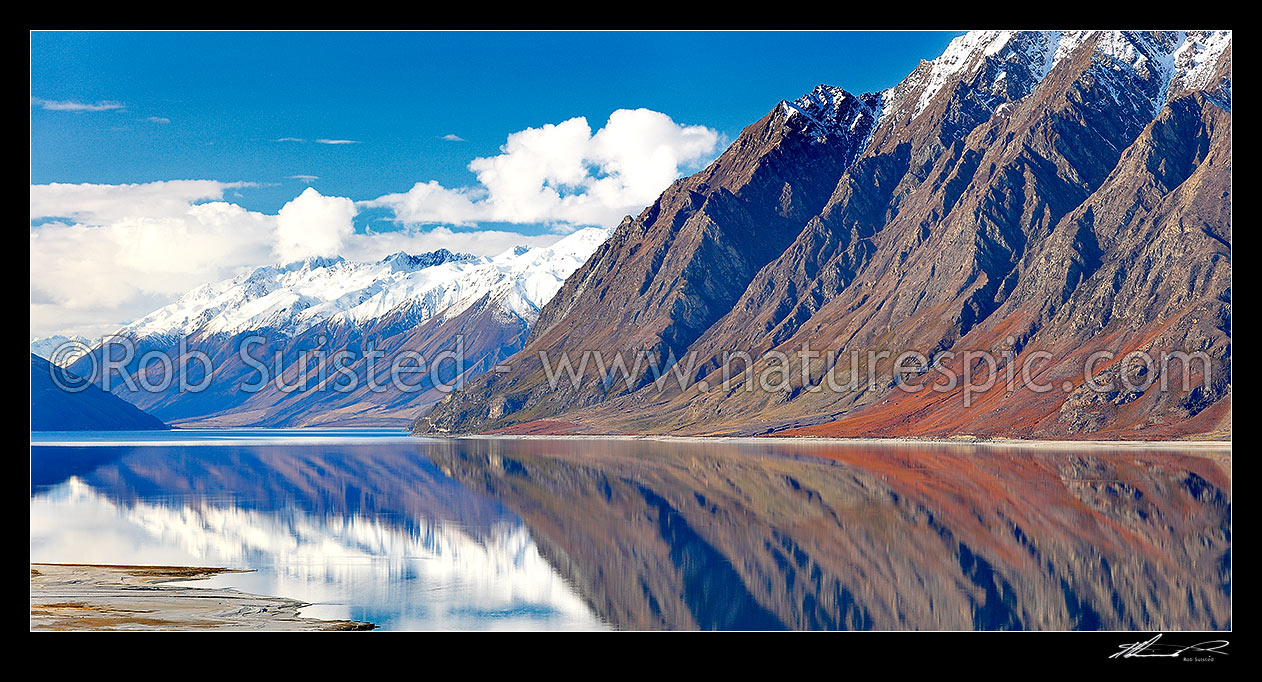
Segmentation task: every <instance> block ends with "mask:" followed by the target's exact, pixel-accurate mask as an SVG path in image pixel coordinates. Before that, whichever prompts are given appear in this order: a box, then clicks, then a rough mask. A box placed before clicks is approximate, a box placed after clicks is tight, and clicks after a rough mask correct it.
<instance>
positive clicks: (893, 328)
mask: <svg viewBox="0 0 1262 682" xmlns="http://www.w3.org/2000/svg"><path fill="white" fill-rule="evenodd" d="M1231 99H1232V88H1231V33H1230V32H1229V31H1190V32H1183V31H1164V32H1131V31H1073V32H1052V31H1039V32H1011V31H975V32H970V33H968V34H967V35H965V36H961V37H959V38H957V39H955V40H954V41H952V42H951V44H950V46H949V47H948V48H947V50H946V52H944V53H943V54H942V55H941V56H940V57H938V58H937V59H934V60H933V61H924V62H921V64H920V65H919V66H918V67H917V68H916V69H915V70H914V71H913V72H912V73H911V74H910V75H909V76H908V77H907V78H906V79H905V80H904V81H903V82H901V83H899V84H898V85H896V86H894V87H893V88H890V89H889V90H885V91H883V92H878V93H869V94H865V95H853V94H850V93H848V92H846V91H845V90H842V89H841V88H837V87H832V86H824V85H821V86H819V87H817V88H816V89H815V90H813V91H812V92H811V93H808V94H807V95H805V96H803V97H801V98H799V99H796V100H792V101H784V102H781V103H780V104H778V105H776V106H775V107H774V108H772V109H771V111H769V112H768V113H767V115H766V116H764V117H762V118H761V119H759V120H758V121H756V122H754V123H753V124H751V125H750V126H749V127H747V128H745V130H744V131H743V132H742V133H741V134H740V136H739V137H738V138H737V139H736V141H735V142H734V143H733V144H732V145H731V146H730V147H729V148H728V149H727V150H726V151H725V152H724V153H723V154H722V155H721V156H720V157H719V158H718V159H717V160H716V161H714V162H713V163H712V164H711V165H710V166H709V167H707V168H705V169H704V170H702V171H700V172H698V173H697V174H695V175H693V176H691V177H687V178H683V179H681V180H678V181H676V182H675V183H674V184H672V185H671V186H670V187H669V188H668V189H667V190H666V191H665V192H664V193H663V194H662V195H661V196H660V197H659V198H658V199H657V200H656V201H655V202H654V203H653V204H652V205H651V206H649V207H647V208H646V209H644V211H643V212H642V213H640V214H639V215H638V216H636V217H630V216H628V217H627V218H626V219H624V220H623V222H622V223H621V224H620V225H618V227H617V228H616V229H615V230H614V231H613V234H612V235H611V236H610V237H609V239H608V240H607V241H606V242H604V243H603V244H602V245H601V246H600V248H599V249H597V250H596V251H595V253H594V254H593V255H592V257H591V258H590V259H589V260H588V261H587V262H586V263H585V264H584V265H583V266H582V267H581V268H579V269H578V271H577V272H575V273H574V274H573V275H572V276H570V277H569V278H568V279H567V280H566V281H565V284H564V286H562V287H561V288H560V291H559V292H558V293H557V295H556V296H555V297H553V298H552V299H551V300H550V301H549V302H548V303H547V305H545V306H543V309H542V311H541V312H540V313H539V317H538V321H537V322H536V323H535V325H534V327H533V328H532V329H531V330H530V334H529V339H528V341H527V342H526V344H525V347H524V348H523V349H522V351H521V352H520V353H519V354H518V355H517V356H516V357H515V358H514V360H513V362H512V363H511V365H512V369H511V371H507V372H495V373H486V374H482V375H481V376H479V377H477V378H476V379H474V380H472V381H470V382H469V385H468V386H467V387H466V388H465V390H462V391H458V392H455V393H453V394H451V395H450V396H448V397H446V399H445V400H443V402H441V403H439V404H438V405H436V406H435V407H434V409H433V410H432V411H431V412H429V413H428V414H427V415H426V416H425V417H424V418H422V419H421V420H420V421H419V422H418V423H417V425H416V427H415V431H416V432H417V433H422V434H424V433H431V434H448V433H465V432H485V431H501V432H509V433H627V432H630V433H683V434H758V433H770V432H776V433H788V434H800V435H842V436H870V435H877V436H901V435H921V436H947V435H958V434H974V435H979V436H993V435H1004V436H1023V437H1036V438H1063V437H1069V438H1081V437H1100V438H1133V437H1140V438H1169V437H1180V436H1185V435H1189V434H1210V435H1220V436H1221V435H1223V434H1227V433H1229V429H1230V415H1231V410H1230V405H1231ZM804 344H809V347H811V348H814V349H816V350H819V351H825V350H831V351H834V352H835V353H836V355H835V356H834V358H833V359H829V358H827V357H817V358H813V359H809V358H808V359H806V361H805V364H806V365H807V369H808V370H809V372H808V374H809V376H811V377H815V378H816V380H818V378H819V377H821V376H823V375H824V374H826V373H828V372H833V373H835V374H836V376H838V378H839V380H840V381H841V382H843V383H845V382H847V381H849V380H850V379H852V378H854V377H856V376H859V375H862V376H864V377H871V378H872V379H873V380H872V381H864V382H862V383H861V384H860V385H859V388H858V389H857V390H848V391H829V390H817V389H818V388H819V384H815V383H808V381H807V380H805V379H804V378H801V376H800V374H799V371H798V370H799V368H800V364H801V363H799V364H798V365H794V367H793V369H792V371H791V372H788V374H789V377H790V379H789V380H788V381H786V382H784V383H783V384H782V385H781V386H778V387H777V388H776V389H775V390H754V388H755V387H754V386H752V385H751V383H750V381H751V380H746V379H744V378H743V377H742V375H740V374H738V375H737V377H736V380H735V382H734V383H733V384H730V385H728V386H725V387H723V388H721V389H715V388H714V386H716V385H717V384H718V383H719V381H720V380H719V378H718V377H717V373H718V370H719V368H720V366H721V365H722V364H723V361H722V358H723V354H724V353H725V352H729V351H742V352H746V353H748V354H749V355H750V356H752V357H753V358H755V363H754V370H755V374H757V373H758V372H760V371H763V370H766V369H767V368H768V367H769V366H771V365H772V364H773V360H770V359H766V358H767V357H768V356H767V354H768V352H769V351H779V352H782V353H785V354H786V355H788V356H790V357H792V356H793V355H794V353H795V352H797V351H798V349H799V348H802V347H803V346H804ZM584 349H589V350H596V351H601V352H605V353H617V352H624V353H638V352H646V353H647V354H648V356H649V357H651V358H652V359H654V360H655V361H656V362H657V364H658V366H659V367H667V366H673V367H675V368H677V369H680V370H681V371H682V372H683V373H684V374H686V375H688V378H689V379H691V380H693V381H694V382H695V383H692V384H691V385H688V386H685V387H683V388H680V387H679V386H678V385H676V384H675V383H673V382H668V383H667V384H666V386H665V388H664V389H663V388H661V387H660V386H658V385H657V384H656V382H654V381H653V377H652V376H650V375H648V374H644V375H641V376H639V377H636V378H635V379H634V380H632V381H629V382H627V383H625V384H624V383H623V382H621V381H608V380H604V381H602V380H589V381H586V382H582V383H577V384H575V383H573V382H562V383H561V384H560V385H559V386H553V385H551V384H552V383H553V382H552V381H551V380H550V378H549V374H550V373H552V371H553V370H554V369H555V367H552V366H547V365H545V363H544V360H543V358H544V357H545V354H546V356H548V357H551V358H553V359H555V358H557V357H559V356H560V355H561V354H563V353H566V352H570V353H572V354H573V353H576V352H579V351H582V350H584ZM873 350H880V351H889V352H890V354H889V355H888V356H887V357H884V358H880V357H877V358H875V359H872V360H870V361H869V360H864V361H862V363H860V364H857V365H854V366H849V357H850V355H849V354H850V353H851V352H852V351H854V352H859V351H863V352H868V351H873ZM900 350H916V351H919V352H922V353H923V354H924V355H925V356H926V357H927V358H929V359H930V360H931V361H932V362H933V366H932V367H925V368H922V369H921V371H919V373H918V374H917V376H915V377H912V378H911V379H907V377H906V376H905V374H904V373H902V372H898V373H897V374H898V376H900V377H903V380H904V381H907V382H909V383H910V384H911V385H912V387H916V386H919V387H920V388H922V389H926V388H927V387H929V386H930V385H931V384H933V385H945V383H941V384H940V381H941V380H943V379H944V378H945V377H946V376H947V374H948V373H950V374H953V375H954V376H957V377H958V376H962V375H963V372H965V371H972V370H974V369H976V368H975V367H972V366H969V367H965V365H964V357H963V354H964V353H965V352H966V351H986V352H990V353H992V354H994V355H996V356H998V357H1000V358H1002V360H1001V361H1000V362H999V363H998V364H997V366H996V370H997V371H999V372H1003V371H1005V370H1007V369H1009V368H1016V367H1018V366H1020V367H1028V366H1031V361H1032V360H1036V359H1037V360H1039V362H1037V363H1034V366H1035V367H1036V369H1035V370H1034V372H1033V374H1032V378H1033V379H1035V380H1036V383H1038V384H1040V385H1044V386H1050V387H1052V388H1051V390H1044V391H1039V390H1034V389H1033V388H1031V387H1030V386H1029V385H1025V384H1022V385H1020V386H1016V387H1015V388H1013V389H1012V390H1005V389H1004V388H1003V386H1004V383H1005V382H1004V381H1002V380H1001V381H1000V386H1001V388H999V389H997V390H990V391H986V392H984V393H978V394H976V395H971V396H970V395H969V394H967V393H966V391H967V389H966V388H965V387H964V386H963V384H962V383H961V384H959V385H956V386H954V387H953V388H948V389H947V390H945V391H941V392H939V391H936V390H920V391H919V392H910V391H909V392H904V391H902V390H899V389H898V388H896V385H898V383H899V382H898V381H896V376H895V375H896V372H895V366H894V363H895V358H896V357H897V356H898V355H899V351H900ZM1159 350H1169V351H1178V352H1183V353H1188V354H1191V353H1198V354H1203V356H1202V357H1205V358H1206V359H1207V361H1208V362H1207V363H1205V364H1204V365H1202V366H1201V367H1200V368H1198V369H1194V370H1193V371H1192V372H1191V373H1190V381H1191V385H1190V386H1189V387H1188V390H1183V391H1164V390H1159V382H1157V381H1150V380H1153V379H1165V378H1170V374H1171V371H1172V370H1169V368H1168V367H1157V368H1150V367H1137V366H1136V365H1135V364H1134V363H1133V362H1131V361H1128V360H1126V356H1127V354H1129V353H1131V352H1133V351H1143V352H1152V353H1154V354H1155V353H1157V352H1158V351H1159ZM1097 351H1105V352H1107V353H1108V354H1110V356H1109V357H1110V359H1107V360H1105V361H1102V362H1099V363H1098V364H1094V365H1090V366H1089V367H1090V374H1088V373H1087V370H1085V369H1084V367H1087V365H1085V364H1084V363H1085V361H1086V360H1087V359H1088V357H1089V356H1090V355H1091V354H1092V353H1094V352H1097ZM1035 354H1046V355H1045V356H1042V357H1036V355H1035ZM689 356H691V357H692V358H694V359H695V360H696V362H695V365H694V364H691V362H690V363H689V364H688V365H687V366H686V367H685V365H684V359H685V358H688V357H689ZM864 357H867V356H864ZM839 358H846V359H845V360H844V361H843V360H841V359H839ZM775 362H778V361H775ZM575 364H577V359H575ZM627 364H630V360H628V361H627ZM1087 379H1100V380H1102V381H1101V382H1100V383H1101V385H1109V386H1112V387H1113V388H1111V389H1108V390H1097V389H1096V388H1093V387H1091V386H1090V385H1089V384H1088V382H1087V381H1086V380H1087ZM1121 379H1126V380H1131V381H1133V383H1137V384H1140V385H1141V386H1142V388H1130V387H1127V386H1126V385H1125V384H1124V383H1121V382H1119V380H1121ZM1140 379H1142V381H1141V380H1140ZM702 380H704V381H705V383H701V381H702ZM1144 381H1149V384H1148V385H1144ZM904 385H906V384H904ZM970 397H971V398H972V399H974V400H976V403H974V404H972V405H971V407H969V408H965V407H963V402H966V401H967V400H968V399H969V398H970Z"/></svg>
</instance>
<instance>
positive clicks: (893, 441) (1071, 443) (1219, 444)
mask: <svg viewBox="0 0 1262 682" xmlns="http://www.w3.org/2000/svg"><path fill="white" fill-rule="evenodd" d="M417 438H421V439H433V440H631V441H634V440H642V441H661V442H669V443H732V444H740V445H757V444H760V443H762V444H767V443H771V444H777V445H789V444H794V445H894V446H915V445H956V446H959V445H967V446H986V447H1010V448H1026V449H1065V448H1083V447H1086V448H1092V449H1101V448H1106V449H1125V450H1152V449H1157V450H1187V449H1192V450H1224V451H1228V452H1230V451H1231V449H1232V442H1231V441H1230V440H1034V439H1025V438H1003V437H999V438H990V437H964V436H954V437H914V436H901V437H894V438H845V437H839V436H672V435H666V434H619V435H605V434H602V435H598V434H589V435H583V434H520V435H519V434H511V435H510V434H495V433H486V434H461V435H457V436H430V435H426V436H417Z"/></svg>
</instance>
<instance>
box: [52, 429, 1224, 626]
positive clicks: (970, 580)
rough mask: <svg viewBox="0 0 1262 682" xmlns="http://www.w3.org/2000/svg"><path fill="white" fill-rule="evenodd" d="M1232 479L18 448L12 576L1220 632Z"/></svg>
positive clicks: (1129, 455)
mask: <svg viewBox="0 0 1262 682" xmlns="http://www.w3.org/2000/svg"><path fill="white" fill-rule="evenodd" d="M75 450H77V451H78V453H76V452H71V451H75ZM89 450H90V451H91V452H90V453H89V452H88V451H89ZM85 457H88V458H89V460H83V459H82V458H85ZM75 460H78V461H89V462H90V463H89V464H83V465H81V466H79V467H78V468H77V469H76V468H73V467H67V464H66V462H67V461H75ZM1229 467H1230V463H1229V459H1228V456H1227V455H1225V454H1222V453H1217V454H1216V453H1208V452H1207V453H1197V452H1191V451H1189V452H1179V451H1172V450H1165V451H1148V450H1144V449H1140V448H1136V447H1133V446H1132V447H1125V448H1112V449H1107V450H1105V449H1092V448H1090V447H1087V446H1084V447H1082V448H1077V449H1067V450H1051V449H1004V448H999V447H994V446H990V447H982V446H954V445H952V446H945V445H914V446H913V445H892V444H891V445H884V444H882V445H849V444H847V445H838V444H812V443H802V444H796V443H784V442H779V441H775V442H772V441H769V442H767V443H766V444H763V443H748V442H741V443H733V442H723V441H718V442H683V441H660V440H559V439H540V440H534V439H525V440H522V439H461V440H420V439H418V440H416V441H415V442H413V443H399V442H389V443H380V444H365V443H359V444H353V445H352V444H347V445H336V444H320V445H294V444H286V445H276V446H268V445H251V446H240V445H225V446H203V447H165V446H143V447H117V448H114V447H109V448H101V447H96V448H59V447H35V448H34V449H33V455H32V477H33V480H34V481H36V482H37V487H36V488H35V489H33V490H32V499H31V514H32V521H31V552H32V558H33V560H36V561H65V562H97V563H180V562H183V563H194V564H202V565H205V564H213V565H228V566H234V567H241V566H248V567H254V568H259V569H260V571H259V573H258V574H242V575H254V576H257V577H256V578H255V580H257V581H272V582H270V583H265V584H260V583H257V582H256V583H253V584H251V583H250V582H249V580H250V579H247V578H240V577H237V578H225V579H222V580H227V581H232V580H235V581H236V582H231V584H234V585H238V586H242V587H243V589H251V590H252V591H257V592H268V590H269V588H271V591H270V592H269V593H272V594H280V595H282V596H291V597H294V598H298V599H304V600H306V601H312V602H316V603H317V604H325V605H320V606H317V607H315V608H314V610H312V611H311V612H310V613H309V614H307V615H313V616H317V617H350V618H359V619H368V620H373V621H374V622H377V623H379V624H382V625H384V626H386V627H394V628H437V627H462V628H471V627H512V628H587V627H607V626H613V627H618V628H636V629H645V628H653V629H656V628H673V629H697V628H700V629H750V628H754V629H783V628H789V629H895V630H901V629H1101V628H1102V629H1163V630H1172V629H1173V630H1178V629H1221V628H1228V627H1230V625H1231V608H1230V587H1231V550H1230V548H1231V534H1230V512H1231V506H1230V498H1231V477H1230V473H1229ZM60 472H69V473H60ZM66 476H69V478H65V477H66ZM50 479H51V480H50ZM216 580H220V579H216ZM222 584H229V582H224V583H222Z"/></svg>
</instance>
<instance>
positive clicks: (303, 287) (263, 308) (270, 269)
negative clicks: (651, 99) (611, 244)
mask: <svg viewBox="0 0 1262 682" xmlns="http://www.w3.org/2000/svg"><path fill="white" fill-rule="evenodd" d="M607 237H608V230H604V229H599V228H588V229H584V230H578V231H576V232H574V233H573V234H570V235H567V236H566V237H564V238H562V239H560V240H559V241H557V242H556V243H554V244H552V245H551V246H547V247H534V248H524V247H516V248H513V249H509V250H508V251H506V252H504V253H502V254H500V255H498V256H495V257H485V256H482V257H479V256H472V255H469V254H457V253H452V252H450V251H446V250H445V249H444V250H439V251H433V252H429V253H425V254H421V255H418V256H413V255H410V254H406V253H402V252H400V253H395V254H392V255H390V256H387V257H386V258H383V259H381V260H379V261H376V262H371V263H353V262H350V261H347V260H345V259H343V258H340V257H339V258H309V259H306V260H304V261H299V262H296V263H288V264H285V265H268V266H264V267H260V268H256V269H255V270H254V271H253V272H250V273H246V274H242V275H239V276H237V277H234V278H232V279H229V280H224V281H222V282H216V283H212V284H206V285H203V286H200V287H198V288H196V289H194V290H192V291H190V292H188V293H187V294H185V295H184V296H181V297H180V298H179V300H177V301H175V302H174V303H172V304H170V305H168V306H165V307H163V308H161V309H159V310H156V311H154V312H153V313H150V314H149V315H147V316H146V317H144V318H143V319H141V320H138V321H136V322H134V323H132V324H130V325H128V326H126V327H124V328H123V329H122V330H120V332H119V333H120V334H125V335H130V336H133V337H135V338H144V337H151V336H162V337H171V336H174V335H184V334H193V333H194V332H201V333H205V334H239V333H242V332H246V331H254V330H270V331H274V332H279V333H281V334H285V335H293V334H299V333H301V332H303V331H305V330H307V329H310V328H311V327H314V326H316V325H319V324H326V323H327V324H332V325H350V326H359V325H363V324H366V323H369V322H372V321H374V320H377V319H380V318H382V317H384V316H386V315H389V314H391V313H403V314H406V315H407V316H408V319H409V320H410V321H411V322H412V323H416V324H419V323H422V322H424V321H426V320H428V319H430V318H433V317H434V316H439V315H441V316H444V317H450V316H453V315H456V314H459V313H460V312H462V311H464V310H466V309H467V308H468V307H469V306H471V305H473V304H474V303H476V302H477V301H479V300H482V299H483V298H484V297H486V296H488V295H489V297H490V299H489V300H491V301H493V302H494V303H496V304H497V305H498V306H500V308H502V310H503V312H504V313H505V314H512V315H517V316H519V317H521V318H522V319H524V320H526V321H527V322H528V323H533V322H534V320H535V318H536V317H538V312H539V309H540V308H542V307H543V305H544V304H545V303H547V302H548V300H549V299H551V298H552V296H553V295H554V294H556V292H557V291H558V290H559V289H560V288H561V284H562V283H563V282H564V281H565V278H566V277H568V276H569V275H570V274H571V273H572V272H574V270H577V269H578V267H579V266H580V265H582V264H583V262H584V261H585V260H586V259H587V257H588V256H589V255H591V253H592V251H594V250H595V249H596V247H597V246H599V245H600V244H601V243H602V242H603V241H604V240H605V239H606V238H607Z"/></svg>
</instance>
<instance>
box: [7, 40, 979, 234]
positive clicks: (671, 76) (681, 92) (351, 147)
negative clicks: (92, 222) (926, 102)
mask: <svg viewBox="0 0 1262 682" xmlns="http://www.w3.org/2000/svg"><path fill="white" fill-rule="evenodd" d="M954 35H958V34H956V33H947V32H887V33H870V32H835V33H677V32H657V33H35V34H33V35H32V37H31V96H32V97H33V98H38V99H41V100H50V101H71V102H81V103H99V102H114V103H121V104H123V105H124V106H125V108H124V109H121V110H110V111H100V112H83V113H70V112H66V111H48V110H44V109H42V108H39V107H33V108H32V111H31V180H32V182H33V183H36V184H39V183H47V182H75V183H79V182H94V183H132V182H149V181H154V180H171V179H216V180H223V181H250V182H255V183H276V184H275V185H270V186H266V187H260V188H254V189H249V190H245V191H242V192H241V194H242V196H241V197H239V198H237V200H238V202H239V203H241V204H242V205H243V206H245V207H247V208H250V209H254V210H261V211H269V212H274V211H276V210H277V209H279V208H280V206H281V205H282V204H283V203H284V202H286V201H288V200H289V199H292V198H293V197H294V195H295V194H297V192H298V191H301V189H302V188H303V187H304V186H305V184H306V183H305V182H304V181H303V180H300V179H295V178H292V177H290V176H299V175H309V176H316V177H318V178H319V179H318V180H314V181H311V184H313V185H314V186H315V187H316V188H317V189H319V190H320V191H321V192H322V193H324V194H336V195H340V196H349V197H352V198H354V199H357V200H359V199H368V198H373V197H377V196H380V195H383V194H387V193H390V192H402V191H405V190H407V189H408V188H409V187H410V186H411V185H412V184H413V183H415V182H417V181H419V180H431V179H432V180H437V181H438V182H440V183H442V184H443V185H446V186H459V185H465V184H468V183H470V182H471V181H472V180H473V177H472V175H471V174H470V172H469V171H468V170H467V168H466V166H467V164H468V163H469V161H470V160H472V159H473V158H475V157H478V156H487V155H491V154H494V153H496V151H497V150H498V148H499V146H500V145H501V144H503V143H504V140H505V137H506V136H507V135H508V134H509V133H511V132H514V131H518V130H522V129H524V128H527V127H533V126H540V125H543V124H546V123H556V122H560V121H562V120H566V119H569V118H572V117H575V116H586V117H587V118H588V120H589V121H590V122H591V123H592V125H593V127H596V126H598V125H600V124H601V123H603V122H604V121H605V120H606V119H607V117H608V116H609V114H610V113H611V112H612V111H614V110H615V109H619V108H638V107H645V108H649V109H653V110H655V111H660V112H663V113H665V114H667V115H669V116H670V117H672V118H673V119H674V120H675V121H677V122H679V123H686V124H699V125H705V126H708V127H710V128H714V129H716V130H718V131H720V132H721V133H723V134H725V135H726V136H727V139H733V138H734V137H735V136H736V134H737V133H739V132H740V129H741V128H742V127H743V126H745V125H747V124H749V123H750V122H752V121H754V120H757V119H758V118H759V117H760V116H762V115H763V114H764V113H766V112H767V111H768V110H770V109H771V107H772V106H774V105H775V103H776V102H778V101H779V100H781V99H785V98H792V97H795V96H797V95H799V94H802V93H804V92H806V91H808V90H809V89H810V88H811V87H813V86H814V85H816V84H817V83H821V82H824V83H829V84H834V85H840V86H842V87H844V88H846V89H847V90H849V91H851V92H856V93H859V92H867V91H872V90H880V89H884V88H887V87H889V86H891V85H893V84H895V83H897V82H898V81H899V80H901V79H902V78H903V77H904V76H905V75H906V74H907V73H908V72H910V71H911V70H912V69H913V68H915V66H916V64H917V62H918V61H919V60H920V59H922V58H924V59H932V58H933V57H935V56H937V55H938V54H939V53H941V51H942V50H943V49H944V48H945V46H946V44H947V42H949V40H950V39H951V38H952V37H953V36H954ZM150 117H153V118H155V119H161V120H165V121H167V122H161V120H160V121H158V122H154V121H150V120H149V119H150ZM444 135H456V136H459V137H461V138H463V139H464V140H465V142H450V141H445V140H443V139H441V138H442V136H444ZM282 138H302V139H305V140H315V139H345V140H355V141H357V142H356V143H355V144H344V145H327V144H318V143H297V142H289V143H283V142H275V141H274V140H277V139H282Z"/></svg>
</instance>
